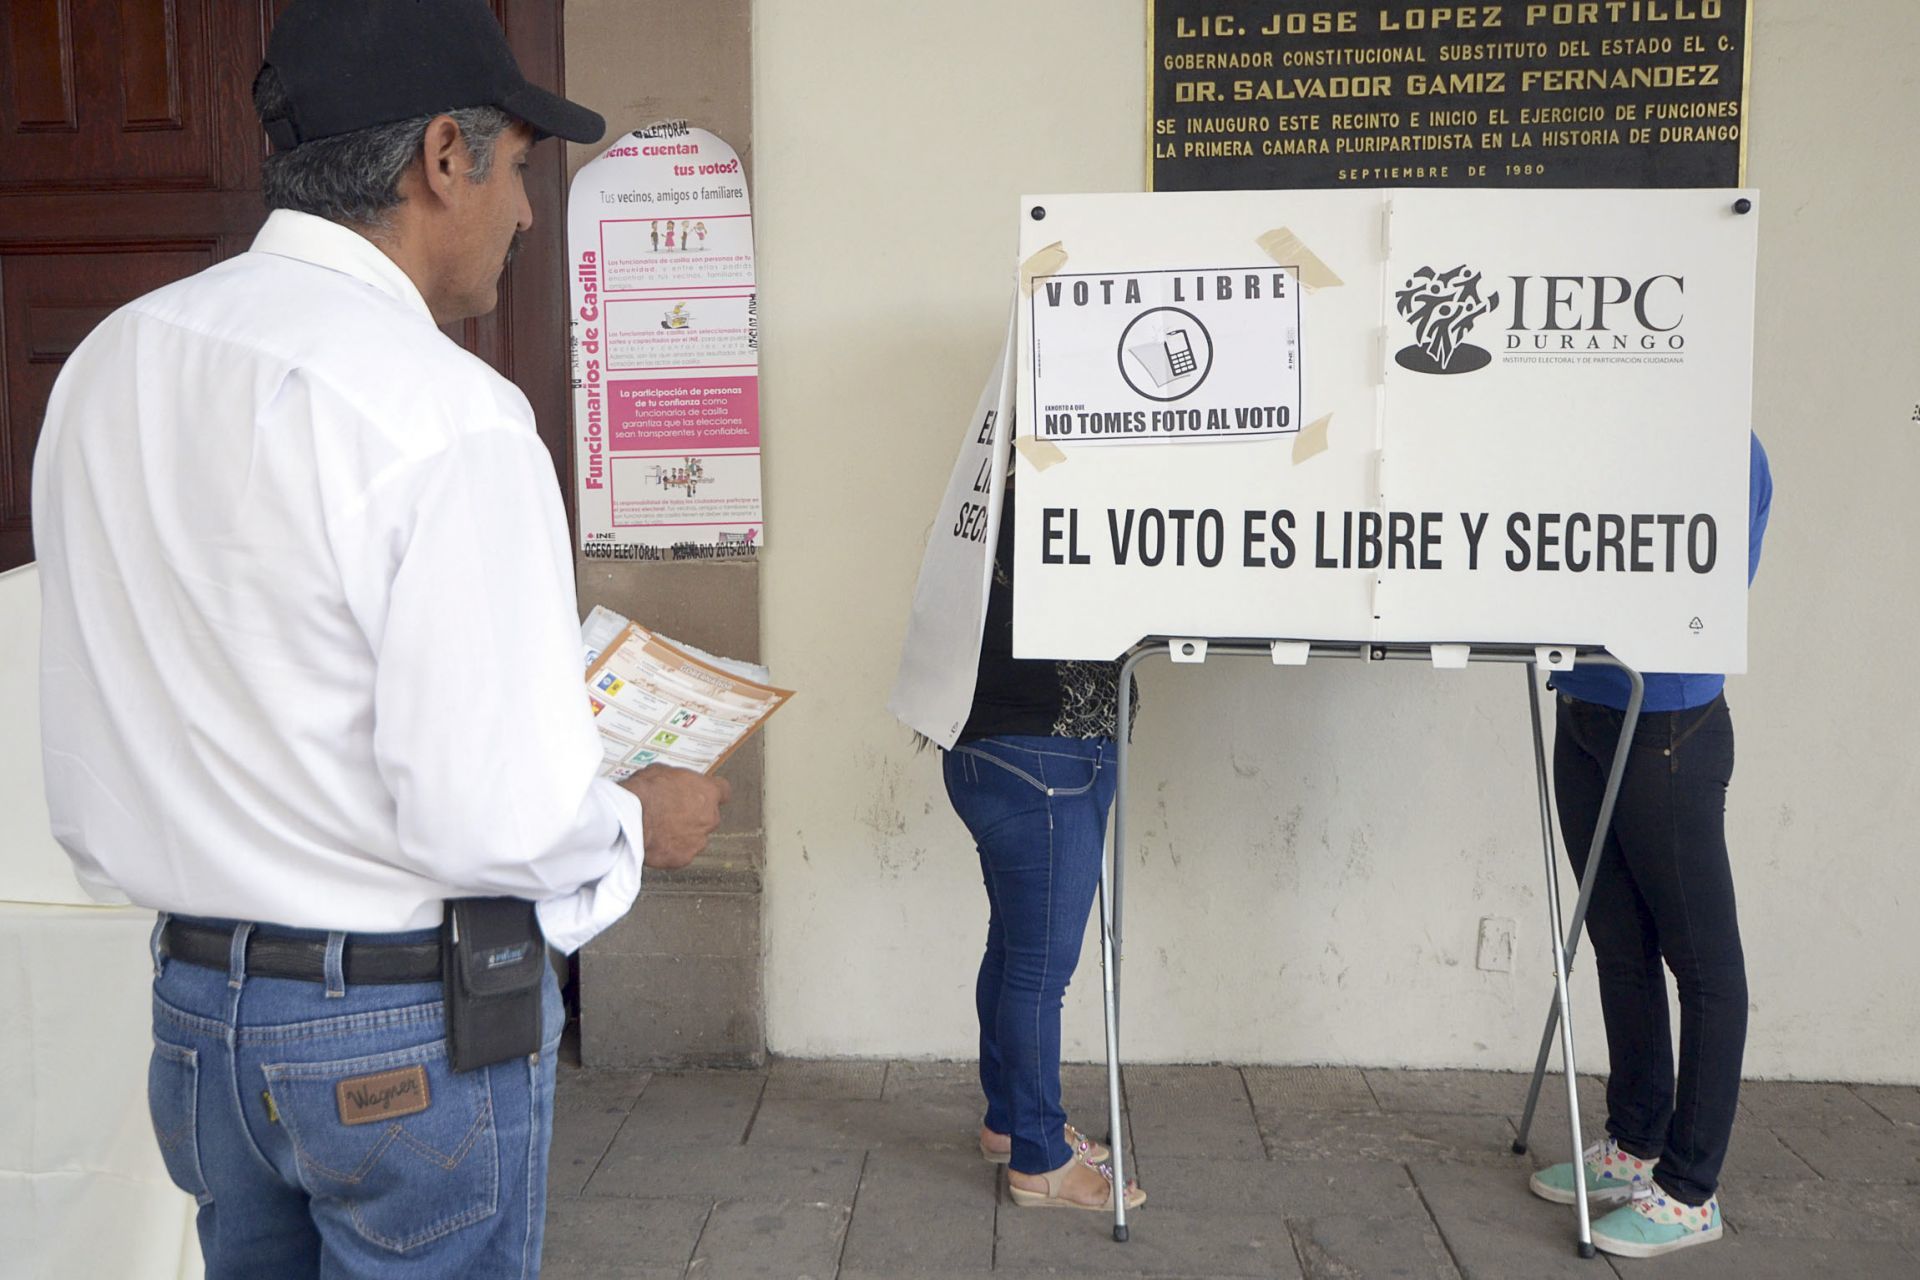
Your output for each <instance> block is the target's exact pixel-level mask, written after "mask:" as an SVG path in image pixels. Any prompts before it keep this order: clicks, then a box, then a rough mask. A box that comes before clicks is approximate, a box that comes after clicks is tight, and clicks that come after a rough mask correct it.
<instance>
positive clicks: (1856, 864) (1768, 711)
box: [754, 0, 1920, 1081]
mask: <svg viewBox="0 0 1920 1280" xmlns="http://www.w3.org/2000/svg"><path fill="white" fill-rule="evenodd" d="M1759 9H1760V17H1759V21H1758V25H1757V31H1756V36H1755V45H1756V50H1757V52H1756V55H1755V58H1754V64H1753V78H1754V85H1755V88H1754V93H1753V111H1754V116H1753V146H1752V164H1751V174H1750V177H1751V181H1752V182H1753V184H1754V185H1756V186H1758V187H1759V188H1760V189H1761V192H1762V198H1761V210H1762V216H1763V218H1764V219H1765V222H1764V224H1763V237H1762V246H1763V247H1762V268H1761V269H1762V278H1761V282H1760V300H1761V308H1762V315H1761V319H1760V323H1759V360H1758V364H1759V368H1760V374H1759V377H1758V385H1757V388H1756V392H1757V395H1756V403H1757V405H1758V409H1757V419H1758V421H1757V426H1758V429H1759V431H1760V433H1761V435H1762V437H1763V438H1764V439H1765V441H1766V442H1767V445H1768V447H1769V450H1770V451H1771V454H1772V457H1773V464H1774V470H1775V475H1776V479H1777V484H1778V493H1777V497H1776V500H1775V504H1774V524H1773V529H1772V532H1771V534H1770V537H1769V541H1768V549H1767V560H1766V564H1765V567H1764V568H1763V570H1762V573H1761V576H1760V580H1759V584H1758V586H1757V588H1756V590H1755V595H1754V602H1753V671H1754V674H1752V675H1751V676H1748V677H1744V678H1740V679H1737V680H1735V681H1734V682H1733V685H1732V688H1731V691H1730V697H1731V700H1732V702H1733V704H1734V707H1735V717H1736V720H1737V722H1738V724H1739V732H1740V762H1739V769H1738V772H1737V774H1736V777H1735V780H1734V786H1733V794H1732V800H1731V816H1730V822H1729V829H1730V835H1731V839H1732V843H1733V846H1734V850H1735V862H1736V875H1737V877H1738V879H1739V885H1740V893H1741V905H1742V916H1743V922H1744V927H1745V933H1746V940H1747V952H1748V955H1749V959H1750V965H1751V971H1752V989H1753V1005H1754V1009H1753V1030H1752V1038H1751V1045H1750V1049H1749V1058H1748V1060H1749V1064H1750V1067H1751V1069H1752V1070H1753V1071H1755V1072H1756V1073H1759V1074H1765V1075H1776V1076H1803V1077H1829V1076H1844V1077H1848V1078H1853V1079H1881V1080H1900V1081H1920V1065H1916V1064H1920V1025H1917V1023H1916V1019H1915V1017H1914V1014H1913V1007H1914V1006H1913V995H1912V993H1913V991H1914V990H1915V989H1916V988H1920V952H1916V951H1915V950H1914V949H1913V948H1911V947H1909V946H1907V945H1906V942H1905V939H1906V938H1907V936H1908V934H1909V932H1910V924H1909V921H1910V919H1911V917H1912V913H1913V912H1914V911H1915V909H1916V908H1920V856H1916V853H1917V851H1916V848H1915V845H1916V839H1915V836H1914V832H1915V831H1916V829H1920V789H1917V788H1916V787H1915V785H1914V783H1915V764H1914V760H1915V758H1916V755H1920V751H1917V750H1916V748H1920V732H1916V730H1915V727H1914V726H1915V713H1916V711H1920V696H1916V693H1915V681H1914V679H1913V677H1912V675H1911V663H1910V662H1909V661H1908V660H1907V656H1906V653H1905V652H1904V650H1903V648H1902V641H1903V640H1904V639H1905V638H1906V636H1908V635H1910V634H1912V633H1914V632H1915V631H1916V630H1920V606H1916V604H1915V602H1914V600H1913V597H1912V593H1911V589H1910V587H1911V584H1912V583H1913V582H1914V581H1915V576H1916V575H1915V570H1916V568H1917V567H1920V566H1917V565H1916V546H1917V545H1920V538H1916V534H1920V519H1917V518H1916V516H1915V515H1914V503H1913V501H1912V499H1911V497H1910V492H1909V491H1910V490H1911V487H1912V485H1913V483H1914V481H1915V480H1916V478H1920V469H1916V458H1915V450H1916V445H1920V423H1917V422H1915V421H1913V420H1912V419H1913V415H1914V414H1915V413H1916V404H1917V403H1920V375H1916V373H1915V372H1914V370H1915V361H1914V355H1915V352H1916V350H1920V318H1917V317H1916V314H1915V309H1914V307H1913V301H1912V300H1913V298H1914V297H1915V296H1916V294H1920V262H1917V261H1916V257H1915V255H1914V253H1913V251H1912V249H1911V247H1910V228H1911V226H1912V222H1913V217H1914V213H1913V211H1914V209H1915V208H1916V207H1920V189H1917V188H1920V181H1917V180H1916V177H1915V171H1914V169H1913V167H1912V166H1911V165H1909V164H1907V163H1905V159H1904V157H1906V156H1909V155H1911V153H1912V151H1913V149H1914V145H1915V139H1914V136H1913V130H1914V124H1913V122H1914V120H1915V119H1916V118H1920V117H1917V116H1916V108H1920V90H1917V89H1916V82H1915V79H1914V76H1913V71H1912V68H1911V63H1910V61H1909V59H1910V55H1911V51H1912V50H1913V49H1914V48H1915V47H1916V46H1917V45H1920V6H1915V5H1913V4H1912V3H1910V0H1857V2H1856V3H1851V4H1848V5H1846V6H1833V5H1824V4H1818V3H1815V2H1814V0H1760V4H1759ZM1144 30H1145V15H1144V5H1142V4H1141V3H1138V2H1137V0H1135V2H1132V3H1127V2H1122V0H975V2H974V3H969V4H966V5H918V4H899V3H896V2H894V0H836V3H833V4H831V5H827V4H815V3H802V2H801V0H761V2H760V3H759V4H758V5H756V7H755V31H754V60H755V121H754V126H755V135H756V139H755V140H756V149H757V151H758V160H759V163H758V166H757V168H758V183H757V188H756V190H755V199H756V202H757V213H758V216H759V247H760V252H761V261H762V281H763V285H762V299H763V312H762V314H763V316H764V320H765V328H764V335H765V343H764V351H763V366H762V367H763V371H764V405H765V413H766V424H767V437H768V441H769V443H768V448H767V470H766V481H767V504H768V510H769V532H770V537H769V543H768V546H769V549H768V551H767V552H766V554H765V556H764V558H763V561H762V575H763V590H764V600H763V625H764V635H765V655H766V658H767V660H768V661H769V662H770V663H771V665H772V667H773V669H774V671H775V672H776V674H777V675H778V676H779V678H780V679H782V680H783V681H785V682H788V683H790V684H791V685H792V686H793V687H796V688H798V689H799V690H801V696H800V697H799V698H798V699H796V700H795V701H794V703H793V704H792V705H791V706H790V707H789V708H788V709H787V710H786V711H784V712H783V713H782V715H781V719H780V721H779V722H778V723H776V725H775V726H774V727H773V729H772V730H771V732H770V734H769V741H768V763H767V770H768V773H767V779H768V782H767V796H766V826H767V855H766V856H767V864H766V883H767V902H766V939H765V941H766V970H765V975H766V995H767V1017H768V1035H769V1042H770V1045H771V1047H772V1048H773V1049H774V1050H775V1051H776V1052H785V1053H795V1054H849V1055H871V1054H927V1055H953V1056H965V1055H967V1054H968V1053H970V1052H971V1049H972V1045H973V1038H974V1030H973V1026H972V1007H971V984H972V972H973V965H974V964H975V963H976V960H977V956H978V952H979V946H980V939H981V936H982V933H983V930H984V925H985V899H984V896H983V894H982V892H981V890H980V887H979V877H978V868H977V864H976V860H975V856H974V853H973V851H972V849H971V847H970V842H969V841H968V839H967V837H966V834H965V832H964V830H963V829H962V827H961V826H960V824H959V822H958V821H957V820H956V819H955V818H954V817H953V815H952V813H951V811H950V810H949V808H948V807H947V804H946V801H945V797H944V795H943V794H942V792H941V789H940V784H939V769H938V763H937V759H936V758H935V757H934V756H932V755H924V756H916V755H915V754H914V752H913V751H912V749H911V746H910V744H909V742H908V738H907V734H906V733H905V731H904V730H902V729H901V728H900V727H899V726H898V725H896V724H895V723H894V722H893V721H892V720H891V719H890V718H889V717H888V716H887V714H886V712H885V710H884V703H885V699H886V694H887V690H888V687H889V685H890V682H891V679H892V675H893V669H894V661H895V657H896V654H897V646H898V643H899V640H900V636H901V634H902V630H903V627H904V622H905V615H906V607H907V601H908V598H909V594H910V592H911V588H912V583H913V577H914V573H915V571H916V569H917V566H918V562H919V553H920V547H921V543H922V540H923V538H924V537H925V534H926V528H927V521H928V519H929V518H930V513H931V511H932V509H933V506H934V504H935V502H936V500H937V498H938V496H939V493H940V491H941V487H942V485H943V483H944V480H945V473H946V468H947V467H948V465H949V464H950V462H951V459H952V453H953V448H954V446H955V444H956V442H957V439H958V434H959V431H960V429H961V418H962V416H963V415H964V414H965V413H966V412H967V410H968V407H969V406H970V405H971V402H972V398H973V396H974V394H975V392H976V391H977V389H978V385H979V381H980V379H981V378H982V377H983V375H984V373H985V371H986V368H987V365H988V363H989V362H990V359H991V356H992V351H993V346H994V343H995V341H996V340H997V338H998V335H999V332H1000V326H1001V324H1002V323H1003V322H1004V317H1005V310H1004V309H1005V306H1006V300H1007V290H1008V281H1009V270H1010V266H1011V263H1012V259H1013V255H1014V244H1015V234H1016V222H1015V201H1016V198H1017V197H1018V196H1019V195H1020V194H1021V193H1022V192H1029V191H1031V192H1041V191H1074V190H1088V191H1094V190H1114V191H1129V190H1139V189H1140V188H1141V186H1142V185H1143V165H1144V159H1143V156H1144V137H1145V119H1146V102H1145V82H1146V71H1145V52H1144ZM1143 693H1144V697H1145V703H1146V705H1145V711H1144V715H1143V719H1142V721H1141V726H1140V736H1139V739H1138V746H1139V752H1138V755H1137V761H1138V773H1137V775H1136V777H1137V779H1138V782H1139V791H1138V795H1137V798H1136V802H1135V805H1136V807H1135V808H1134V810H1133V814H1134V821H1135V824H1136V825H1135V831H1136V833H1137V834H1138V837H1139V840H1138V847H1137V848H1136V850H1135V852H1134V853H1133V855H1132V858H1131V861H1130V868H1131V870H1130V873H1129V874H1130V880H1129V899H1130V904H1131V911H1130V927H1129V934H1128V941H1129V953H1130V954H1129V967H1128V969H1127V971H1126V972H1127V978H1128V983H1127V990H1128V1003H1129V1010H1130V1013H1129V1019H1128V1041H1129V1047H1130V1052H1131V1053H1132V1054H1133V1055H1135V1056H1136V1057H1139V1058H1143V1059H1163V1060H1208V1059H1232V1060H1266V1061H1275V1062H1366V1063H1378V1064H1412V1065H1427V1066H1439V1065H1483V1066H1501V1067H1516V1066H1521V1065H1525V1064H1527V1063H1530V1061H1531V1056H1532V1050H1533V1046H1534V1044H1535V1043H1536V1039H1537V1036H1538V1033H1539V1026H1540V1019H1541V1017H1542V1015H1543V1014H1544V1012H1545V1004H1546V1000H1547V997H1548V992H1549V987H1550V985H1551V979H1550V977H1549V967H1548V966H1549V960H1548V951H1547V949H1546V942H1545V936H1546V931H1545V916H1544V912H1545V908H1544V905H1543V904H1542V902H1541V900H1540V899H1541V894H1540V892H1539V890H1538V887H1537V882H1538V878H1539V870H1538V860H1539V853H1538V837H1537V824H1536V820H1535V817H1534V810H1533V808H1532V804H1533V801H1532V795H1531V790H1530V788H1531V785H1532V783H1531V761H1530V748H1529V746H1528V742H1527V736H1526V720H1525V715H1526V713H1525V708H1524V706H1523V704H1522V702H1521V697H1522V690H1521V684H1520V677H1519V676H1518V675H1517V674H1515V673H1514V672H1513V671H1512V670H1510V669H1491V670H1475V671H1470V672H1466V673H1459V674H1451V675H1442V674H1436V673H1432V672H1427V671H1416V670H1410V669H1404V668H1398V667H1396V668H1395V669H1392V670H1388V671H1384V672H1382V671H1364V672H1363V671H1359V670H1355V669H1353V668H1350V667H1342V666H1338V665H1335V664H1329V665H1327V666H1326V667H1324V668H1313V669H1309V670H1306V671H1303V672H1285V673H1274V672H1255V671H1253V670H1252V669H1251V668H1248V667H1241V668H1228V667H1226V666H1216V667H1213V668H1207V669H1202V670H1198V671H1194V670H1185V671H1182V672H1181V673H1180V674H1178V675H1175V674H1173V673H1172V672H1170V671H1168V670H1166V669H1164V668H1163V669H1160V670H1157V671H1154V672H1152V673H1151V674H1150V675H1149V676H1148V677H1147V679H1146V680H1145V681H1144V684H1143ZM1483 917H1492V918H1496V919H1512V920H1515V921H1517V925H1518V937H1517V956H1516V965H1515V968H1516V972H1513V973H1488V972H1482V971H1480V970H1478V969H1477V968H1476V967H1475V941H1476V934H1477V931H1478V927H1479V924H1480V921H1481V919H1482V918H1483ZM1095 955H1096V953H1095V952H1094V951H1093V949H1092V947H1091V946H1089V949H1088V953H1087V956H1086V958H1085V960H1084V961H1083V964H1082V968H1081V971H1080V976H1079V978H1078V979H1077V980H1076V984H1075V987H1074V989H1073V990H1072V991H1071V992H1070V993H1069V995H1068V1010H1067V1026H1068V1051H1069V1054H1070V1055H1072V1056H1078V1057H1094V1056H1097V1054H1098V1050H1099V1039H1098V1034H1099V1033H1098V1027H1099V1022H1098V1000H1097V993H1098V989H1099V981H1098V968H1097V964H1096V963H1095ZM1590 974H1591V968H1590V966H1585V965H1583V966H1582V969H1581V971H1580V972H1579V973H1578V975H1577V979H1576V981H1577V986H1578V988H1579V990H1580V992H1581V1000H1580V1005H1579V1008H1578V1011H1577V1016H1578V1018H1579V1021H1580V1024H1581V1025H1582V1026H1583V1027H1584V1028H1585V1030H1586V1032H1587V1035H1586V1038H1585V1042H1586V1044H1587V1045H1588V1062H1589V1064H1590V1065H1595V1066H1597V1065H1599V1064H1600V1062H1601V1061H1602V1054H1601V1052H1600V1048H1599V1046H1600V1037H1599V1035H1598V1018H1597V1007H1596V1004H1595V1001H1594V1000H1593V999H1592V992H1591V987H1592V979H1591V976H1590Z"/></svg>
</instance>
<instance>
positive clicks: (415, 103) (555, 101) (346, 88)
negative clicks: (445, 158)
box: [264, 0, 607, 151]
mask: <svg viewBox="0 0 1920 1280" xmlns="http://www.w3.org/2000/svg"><path fill="white" fill-rule="evenodd" d="M267 66H269V67H272V68H273V70H274V71H275V73H276V74H278V75H279V77H280V83H281V85H282V86H283V87H284V88H285V90H286V95H287V103H288V110H287V113H286V114H285V115H284V116H280V117H276V118H274V119H272V120H268V121H265V122H264V123H265V125H266V129H267V137H269V138H270V139H272V141H273V145H274V149H275V150H277V151H286V150H289V149H290V148H293V147H297V146H299V145H300V144H301V143H303V142H312V141H314V140H316V139H319V138H331V137H335V136H337V135H339V134H343V133H352V132H354V131H355V130H358V129H370V128H373V127H374V126H375V125H382V124H392V123H394V122H395V121H398V120H412V119H415V118H417V117H419V116H430V115H437V114H439V113H441V112H444V111H456V110H458V109H460V108H462V107H498V108H500V109H501V110H502V111H505V112H506V113H507V114H509V115H511V116H514V117H516V118H518V119H520V120H524V121H526V122H527V124H528V125H529V126H531V127H532V129H533V131H534V134H535V136H536V137H556V138H565V139H566V140H567V141H569V142H598V141H599V140H600V136H601V135H602V134H604V133H605V132H606V129H607V122H606V121H605V120H603V119H601V118H600V115H599V113H598V112H594V111H589V110H587V108H585V107H583V106H581V105H580V104H579V103H577V102H570V101H568V100H567V99H565V98H563V97H561V96H560V95H559V94H557V93H549V92H548V91H547V90H545V89H542V88H540V87H538V86H537V85H531V84H528V83H527V78H526V77H525V76H523V75H521V74H520V67H519V65H518V64H517V63H515V62H514V60H513V51H512V50H510V49H508V48H507V37H506V33H505V32H503V31H501V30H500V24H499V23H498V22H496V21H494V17H493V13H492V11H491V10H490V9H489V8H488V7H487V3H486V0H293V3H292V4H291V5H289V6H288V7H287V11H286V12H285V13H284V14H282V15H281V16H280V20H279V21H278V22H276V23H274V25H273V36H272V38H270V39H269V40H268V41H267Z"/></svg>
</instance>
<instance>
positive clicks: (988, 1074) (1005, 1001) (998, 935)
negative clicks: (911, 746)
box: [945, 734, 1117, 1173]
mask: <svg viewBox="0 0 1920 1280" xmlns="http://www.w3.org/2000/svg"><path fill="white" fill-rule="evenodd" d="M945 773H946V783H947V797H948V799H950V800H951V801H952V802H953V808H954V812H955V813H958V814H959V815H960V820H961V821H962V822H964V823H966V824H967V830H968V831H969V832H971V833H972V834H973V838H974V842H975V843H976V844H978V845H979V847H980V871H981V874H982V876H983V877H984V878H985V880H986V884H987V903H988V906H989V908H990V911H991V914H990V915H989V917H988V922H987V949H986V954H985V955H984V956H982V957H981V960H980V977H979V980H978V981H977V982H976V983H975V985H974V1005H975V1008H976V1009H977V1011H978V1012H979V1015H980V1087H981V1089H982V1090H983V1091H984V1092H985V1093H986V1095H987V1114H986V1118H985V1124H986V1126H987V1127H988V1128H989V1129H991V1130H993V1131H994V1132H995V1133H1005V1134H1010V1135H1012V1137H1013V1163H1012V1168H1013V1169H1014V1170H1015V1171H1016V1172H1018V1173H1045V1172H1047V1171H1049V1170H1051V1169H1058V1168H1059V1167H1060V1166H1061V1165H1063V1164H1065V1163H1066V1162H1067V1161H1068V1160H1069V1159H1071V1158H1072V1155H1073V1153H1072V1152H1071V1151H1070V1150H1069V1149H1068V1147H1067V1141H1066V1138H1065V1137H1064V1136H1063V1134H1062V1128H1063V1126H1064V1125H1065V1124H1066V1119H1067V1116H1066V1112H1065V1111H1064V1110H1063V1109H1062V1108H1061V1105H1060V1002H1061V999H1062V997H1064V996H1065V995H1066V991H1067V982H1068V980H1069V979H1071V978H1072V977H1073V970H1074V966H1075V965H1076V964H1077V963H1078V962H1079V959H1080V943H1081V941H1082V939H1083V938H1084V937H1085V936H1086V932H1087V916H1088V914H1089V912H1090V911H1091V909H1092V906H1093V895H1094V891H1095V889H1096V888H1098V887H1099V883H1100V858H1101V851H1102V850H1103V849H1104V847H1105V845H1106V832H1107V810H1108V808H1109V807H1111V805H1112V804H1113V788H1114V784H1115V782H1116V780H1117V774H1116V773H1115V770H1114V767H1113V743H1112V741H1111V740H1110V739H1107V738H1085V739H1083V738H1053V737H1028V736H1021V735H1013V734H1009V735H1005V736H1002V737H994V738H981V739H977V740H976V741H973V742H967V743H962V744H961V745H960V746H958V747H955V748H954V749H953V750H952V751H950V752H948V753H947V755H946V760H945Z"/></svg>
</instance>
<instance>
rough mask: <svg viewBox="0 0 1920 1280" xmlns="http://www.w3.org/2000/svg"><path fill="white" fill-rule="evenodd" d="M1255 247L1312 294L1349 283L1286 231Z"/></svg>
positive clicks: (1266, 237)
mask: <svg viewBox="0 0 1920 1280" xmlns="http://www.w3.org/2000/svg"><path fill="white" fill-rule="evenodd" d="M1254 243H1255V244H1257V245H1259V246H1260V247H1261V248H1262V249H1263V250H1265V251H1266V254H1267V256H1268V257H1269V258H1272V259H1273V260H1274V261H1275V262H1277V263H1279V264H1280V265H1281V266H1283V267H1292V268H1293V269H1294V270H1295V271H1296V272H1298V273H1299V276H1300V283H1301V285H1302V286H1303V287H1305V288H1306V290H1307V291H1308V292H1309V293H1311V292H1312V291H1313V290H1315V289H1338V288H1339V287H1340V286H1341V285H1343V284H1345V283H1346V281H1345V280H1342V279H1341V278H1340V277H1339V276H1338V275H1335V274H1334V270H1333V268H1332V267H1330V266H1328V265H1327V264H1326V263H1325V262H1323V261H1321V259H1320V255H1319V254H1317V253H1315V252H1314V251H1313V250H1311V249H1309V248H1307V246H1306V243H1305V242H1304V241H1302V240H1301V239H1300V237H1299V236H1297V235H1295V234H1293V232H1291V231H1289V230H1287V228H1285V227H1275V228H1274V229H1273V230H1272V231H1269V232H1267V233H1266V234H1265V235H1263V236H1261V237H1259V238H1258V239H1257V240H1255V241H1254ZM1041 252H1045V250H1042V251H1041ZM1035 256H1036V257H1037V256H1039V255H1037V254H1036V255H1035Z"/></svg>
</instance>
